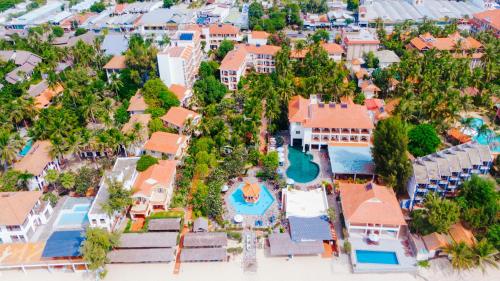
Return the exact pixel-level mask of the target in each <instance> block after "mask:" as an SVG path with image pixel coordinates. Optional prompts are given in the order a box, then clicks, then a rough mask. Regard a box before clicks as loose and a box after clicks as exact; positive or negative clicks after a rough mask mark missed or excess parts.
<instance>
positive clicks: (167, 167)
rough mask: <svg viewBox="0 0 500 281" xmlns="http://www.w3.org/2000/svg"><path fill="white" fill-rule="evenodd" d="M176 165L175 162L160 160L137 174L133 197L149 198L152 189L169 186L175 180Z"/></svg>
mask: <svg viewBox="0 0 500 281" xmlns="http://www.w3.org/2000/svg"><path fill="white" fill-rule="evenodd" d="M176 165H177V161H176V160H160V161H159V162H158V164H155V165H153V166H150V167H149V168H147V169H146V170H145V171H143V172H141V173H139V175H138V176H137V179H136V180H135V182H134V185H133V188H134V195H143V196H145V197H150V196H151V193H152V191H153V188H154V187H156V186H158V185H160V186H162V187H167V186H169V185H170V184H171V183H172V181H174V180H175V171H176Z"/></svg>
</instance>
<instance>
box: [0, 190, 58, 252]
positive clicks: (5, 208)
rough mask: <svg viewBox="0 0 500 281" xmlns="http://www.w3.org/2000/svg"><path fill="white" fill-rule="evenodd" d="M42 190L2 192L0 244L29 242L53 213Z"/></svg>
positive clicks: (0, 196) (0, 197)
mask: <svg viewBox="0 0 500 281" xmlns="http://www.w3.org/2000/svg"><path fill="white" fill-rule="evenodd" d="M41 196H42V192H41V191H18V192H0V206H2V207H1V208H0V244H2V243H16V242H29V241H30V240H31V238H32V237H33V234H34V233H35V231H36V230H37V229H38V227H39V226H40V225H42V224H46V223H47V221H48V220H49V218H50V215H51V214H52V212H53V210H52V206H51V205H50V204H49V203H48V202H46V201H42V200H41Z"/></svg>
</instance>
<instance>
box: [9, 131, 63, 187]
mask: <svg viewBox="0 0 500 281" xmlns="http://www.w3.org/2000/svg"><path fill="white" fill-rule="evenodd" d="M50 149H51V144H50V141H48V140H45V141H36V142H35V143H34V144H33V145H32V146H31V148H30V150H29V151H28V153H27V154H26V155H25V156H24V157H23V158H21V160H19V161H18V162H16V163H14V165H13V169H14V170H16V171H19V172H21V173H30V174H32V175H33V177H32V178H30V179H29V182H28V188H29V189H30V190H41V189H43V188H44V187H45V186H46V185H47V182H46V181H45V175H46V174H47V171H48V170H50V169H55V170H58V171H59V170H60V168H59V160H58V159H57V158H52V157H51V156H50Z"/></svg>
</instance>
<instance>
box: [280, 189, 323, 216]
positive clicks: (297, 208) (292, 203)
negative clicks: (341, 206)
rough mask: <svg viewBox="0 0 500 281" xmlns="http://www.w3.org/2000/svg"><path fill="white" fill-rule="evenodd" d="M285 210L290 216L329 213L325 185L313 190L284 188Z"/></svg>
mask: <svg viewBox="0 0 500 281" xmlns="http://www.w3.org/2000/svg"><path fill="white" fill-rule="evenodd" d="M282 202H283V210H284V211H285V216H286V218H289V217H305V218H311V217H322V216H327V215H328V200H327V197H326V192H325V189H324V188H323V187H321V188H316V189H313V190H308V191H304V190H299V189H294V188H289V189H283V192H282Z"/></svg>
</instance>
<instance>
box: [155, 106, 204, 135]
mask: <svg viewBox="0 0 500 281" xmlns="http://www.w3.org/2000/svg"><path fill="white" fill-rule="evenodd" d="M160 119H161V120H162V121H163V124H164V125H165V126H166V127H168V128H173V129H176V130H177V131H178V132H179V133H184V132H186V131H189V130H191V129H193V128H195V127H196V126H197V125H198V124H199V123H200V121H201V115H200V114H198V113H196V112H194V111H192V110H189V109H186V108H184V107H180V106H173V107H171V108H170V109H169V110H168V112H167V113H166V114H165V115H163V116H162V117H160Z"/></svg>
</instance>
